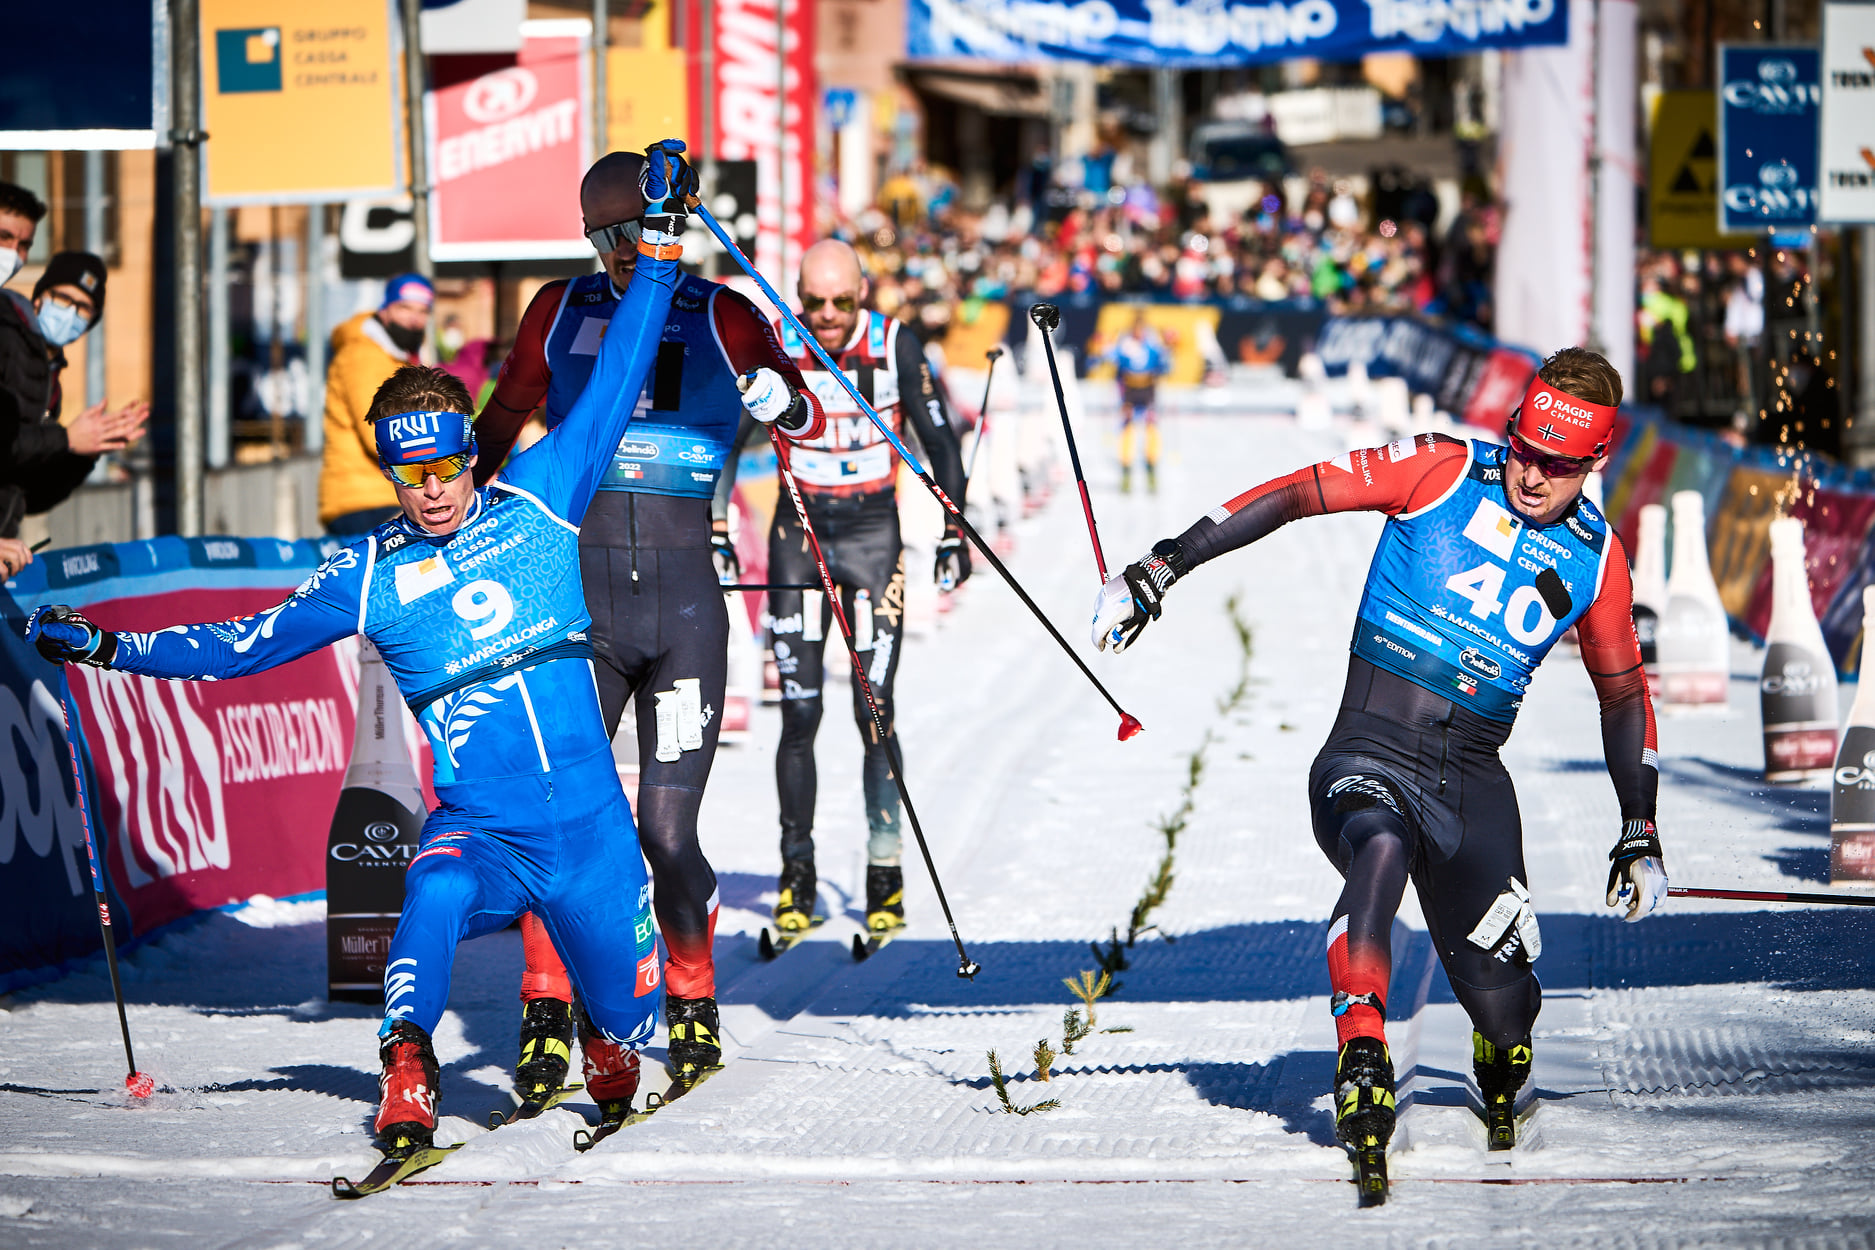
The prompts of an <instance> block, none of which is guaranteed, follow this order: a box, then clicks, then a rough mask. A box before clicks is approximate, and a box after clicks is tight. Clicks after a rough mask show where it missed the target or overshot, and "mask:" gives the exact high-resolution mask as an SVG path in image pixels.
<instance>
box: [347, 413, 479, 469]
mask: <svg viewBox="0 0 1875 1250" xmlns="http://www.w3.org/2000/svg"><path fill="white" fill-rule="evenodd" d="M372 432H373V434H374V435H375V436H376V438H377V444H378V460H379V461H380V462H381V463H383V464H384V465H387V466H389V465H394V464H413V463H415V462H417V461H420V460H441V459H443V458H444V457H446V456H467V455H473V454H474V453H475V418H473V417H471V416H470V415H469V414H468V413H465V412H434V411H432V412H400V413H398V414H397V415H395V416H390V417H384V418H382V419H381V420H379V421H378V422H377V424H376V425H375V426H374V427H373V431H372Z"/></svg>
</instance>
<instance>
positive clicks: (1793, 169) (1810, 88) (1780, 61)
mask: <svg viewBox="0 0 1875 1250" xmlns="http://www.w3.org/2000/svg"><path fill="white" fill-rule="evenodd" d="M1820 67H1821V57H1820V56H1819V55H1818V53H1817V50H1816V47H1815V46H1814V45H1812V46H1809V47H1796V46H1791V47H1784V46H1777V45H1765V44H1726V45H1723V46H1721V47H1720V49H1719V82H1720V87H1719V187H1720V191H1719V229H1720V230H1721V231H1723V232H1725V233H1732V232H1741V233H1749V234H1766V233H1769V232H1771V231H1777V230H1805V229H1807V228H1808V227H1810V226H1812V225H1815V224H1816V183H1817V168H1818V165H1819V159H1818V137H1817V126H1818V123H1819V116H1820V110H1821V106H1822V100H1823V89H1822V85H1821V84H1820V82H1819V81H1818V75H1819V73H1820Z"/></svg>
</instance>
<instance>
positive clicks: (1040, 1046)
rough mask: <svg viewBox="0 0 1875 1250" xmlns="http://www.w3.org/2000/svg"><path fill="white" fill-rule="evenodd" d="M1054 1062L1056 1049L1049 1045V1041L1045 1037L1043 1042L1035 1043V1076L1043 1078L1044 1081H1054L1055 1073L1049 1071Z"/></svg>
mask: <svg viewBox="0 0 1875 1250" xmlns="http://www.w3.org/2000/svg"><path fill="white" fill-rule="evenodd" d="M1054 1062H1055V1048H1054V1047H1053V1046H1050V1045H1049V1044H1048V1039H1047V1038H1045V1037H1044V1038H1043V1039H1042V1040H1041V1041H1039V1042H1037V1043H1035V1075H1037V1076H1039V1077H1041V1078H1042V1079H1043V1080H1044V1081H1050V1080H1053V1079H1054V1073H1052V1072H1050V1071H1049V1070H1048V1069H1049V1068H1050V1067H1051V1066H1052V1065H1053V1064H1054Z"/></svg>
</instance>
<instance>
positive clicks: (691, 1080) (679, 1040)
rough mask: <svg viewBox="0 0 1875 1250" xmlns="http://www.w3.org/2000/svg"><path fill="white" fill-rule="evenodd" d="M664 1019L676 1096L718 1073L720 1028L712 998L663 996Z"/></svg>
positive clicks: (719, 1064) (720, 1063) (668, 994)
mask: <svg viewBox="0 0 1875 1250" xmlns="http://www.w3.org/2000/svg"><path fill="white" fill-rule="evenodd" d="M664 1018H665V1021H666V1023H667V1024H668V1025H669V1027H670V1069H671V1080H672V1082H673V1084H675V1085H676V1086H677V1090H676V1092H677V1093H686V1092H688V1091H689V1090H690V1089H691V1087H693V1086H695V1085H696V1084H697V1083H698V1082H700V1081H702V1080H703V1079H704V1078H705V1077H707V1076H709V1075H710V1074H711V1073H712V1072H716V1071H719V1070H720V1069H721V1068H722V1066H723V1043H722V1025H721V1024H720V1023H719V1022H718V1020H717V1016H716V1000H715V999H714V998H679V997H678V996H677V995H675V994H670V993H667V994H665V995H664Z"/></svg>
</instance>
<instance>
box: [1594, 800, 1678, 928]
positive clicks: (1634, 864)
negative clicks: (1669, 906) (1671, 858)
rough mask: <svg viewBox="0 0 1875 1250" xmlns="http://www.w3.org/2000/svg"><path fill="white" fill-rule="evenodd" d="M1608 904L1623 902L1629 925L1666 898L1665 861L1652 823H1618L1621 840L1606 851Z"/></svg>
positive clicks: (1645, 821)
mask: <svg viewBox="0 0 1875 1250" xmlns="http://www.w3.org/2000/svg"><path fill="white" fill-rule="evenodd" d="M1608 858H1609V859H1610V860H1611V861H1612V863H1611V866H1610V867H1609V869H1608V905H1609V906H1610V907H1619V906H1621V904H1622V902H1623V901H1625V902H1626V903H1627V905H1628V914H1627V915H1626V916H1625V917H1623V919H1625V920H1626V921H1627V922H1628V923H1629V924H1632V923H1634V922H1635V921H1636V920H1639V919H1640V918H1641V917H1642V916H1645V915H1647V914H1648V913H1649V912H1651V911H1653V910H1654V909H1655V908H1657V907H1659V906H1660V904H1661V903H1662V902H1664V901H1665V900H1666V897H1667V860H1666V856H1665V855H1664V854H1663V853H1662V851H1661V849H1660V835H1659V834H1658V833H1657V832H1655V829H1654V822H1653V821H1651V820H1644V819H1639V818H1636V819H1634V820H1629V821H1625V822H1624V823H1623V824H1622V826H1621V840H1620V841H1618V842H1616V843H1615V847H1614V849H1613V850H1612V851H1610V852H1608Z"/></svg>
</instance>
